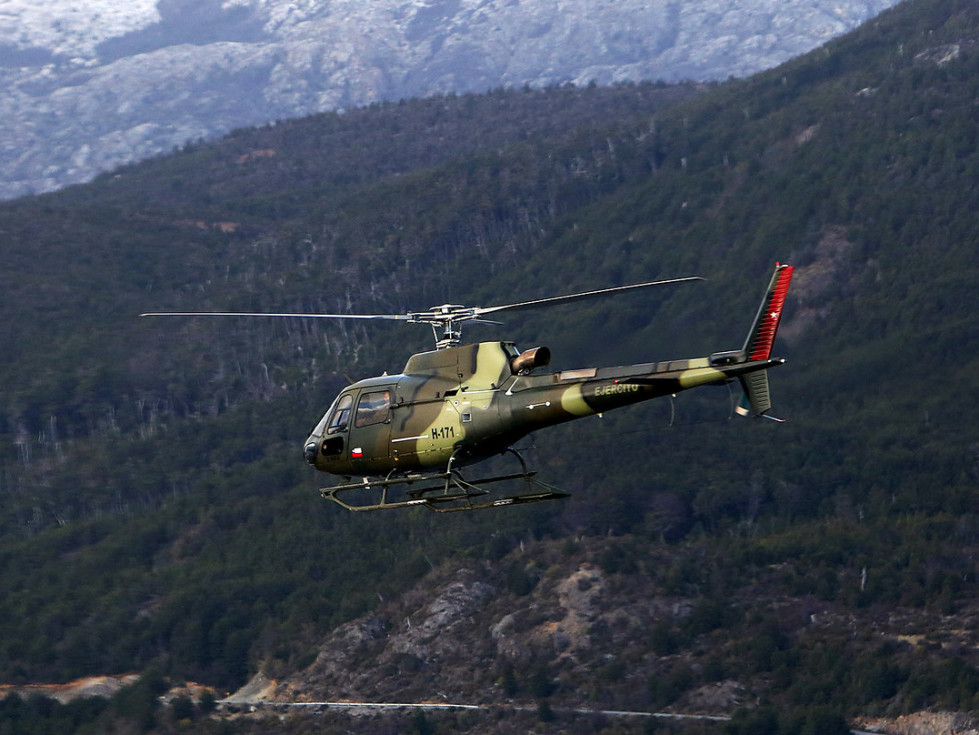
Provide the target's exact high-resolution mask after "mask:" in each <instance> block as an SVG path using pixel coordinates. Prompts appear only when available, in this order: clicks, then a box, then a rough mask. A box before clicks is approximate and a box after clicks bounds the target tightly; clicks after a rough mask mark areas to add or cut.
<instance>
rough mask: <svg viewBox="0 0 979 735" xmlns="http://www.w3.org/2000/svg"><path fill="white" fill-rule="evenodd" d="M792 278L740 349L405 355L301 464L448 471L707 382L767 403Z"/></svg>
mask: <svg viewBox="0 0 979 735" xmlns="http://www.w3.org/2000/svg"><path fill="white" fill-rule="evenodd" d="M791 275H792V268H791V266H783V265H779V266H776V269H775V272H774V274H773V275H772V279H771V281H770V283H769V286H768V289H767V290H766V294H765V297H764V299H763V300H762V303H761V306H760V307H759V310H758V314H757V316H756V317H755V320H754V323H753V324H752V327H751V329H750V331H749V334H748V338H747V340H746V341H745V344H744V346H743V347H742V349H740V350H735V351H727V352H718V353H714V354H712V355H709V356H707V357H701V358H694V359H685V360H669V361H665V362H649V363H642V364H637V365H629V366H620V367H601V368H585V369H580V370H564V371H561V372H556V373H548V374H534V371H535V370H537V369H539V368H542V367H544V366H546V365H547V363H548V362H549V358H550V356H549V353H548V350H547V348H537V349H534V350H528V351H526V352H523V353H521V352H520V351H519V350H518V349H517V348H516V346H515V345H514V344H513V343H512V342H481V343H478V344H468V345H453V346H447V347H444V348H443V349H437V350H433V351H431V352H423V353H420V354H417V355H414V356H412V357H411V358H410V359H409V360H408V363H407V364H406V365H405V368H404V371H403V372H402V373H401V374H399V375H391V376H384V377H380V378H371V379H368V380H362V381H360V382H358V383H355V384H353V385H351V386H350V387H348V388H347V389H345V390H344V391H343V392H342V393H341V394H340V395H339V396H338V397H337V399H336V400H335V401H334V403H333V405H332V406H331V407H330V409H329V411H327V413H326V414H325V415H324V417H323V419H322V421H320V423H319V425H317V427H316V428H315V429H314V430H313V432H312V434H311V435H310V436H309V438H308V439H307V441H306V445H305V456H306V459H307V461H308V462H309V463H310V464H312V465H313V466H314V467H316V468H317V469H319V470H322V471H324V472H328V473H331V474H334V475H342V476H347V477H353V476H360V477H385V476H387V477H390V476H391V475H394V474H398V475H400V474H402V473H405V474H410V473H425V472H429V471H436V470H442V471H445V470H446V469H447V468H450V467H458V466H462V465H465V464H471V463H473V462H477V461H480V460H483V459H486V458H488V457H491V456H493V455H496V454H499V453H502V452H504V451H506V450H507V449H508V448H509V447H511V446H512V445H513V444H514V443H515V442H517V441H519V440H520V439H522V438H523V437H525V436H527V435H528V434H530V433H532V432H534V431H537V430H538V429H542V428H545V427H548V426H554V425H557V424H561V423H564V422H567V421H572V420H574V419H577V418H582V417H585V416H592V415H595V414H599V413H604V412H606V411H610V410H613V409H616V408H621V407H623V406H628V405H632V404H635V403H639V402H641V401H647V400H650V399H653V398H658V397H662V396H668V395H674V394H676V393H679V392H681V391H684V390H688V389H690V388H695V387H697V386H701V385H707V384H711V383H724V382H729V381H732V380H739V382H740V383H741V385H742V388H743V389H744V393H745V400H744V401H743V403H742V407H741V409H740V412H743V413H754V414H756V415H761V414H764V413H765V412H767V411H768V410H769V408H770V406H771V401H770V398H769V391H768V380H767V373H766V372H765V371H766V370H768V369H769V368H771V367H774V366H776V365H780V364H782V363H783V362H784V361H783V360H781V359H772V358H771V356H770V353H771V348H772V344H773V343H774V339H775V333H776V331H777V329H778V324H779V321H780V318H781V311H782V307H783V305H784V301H785V295H786V292H787V290H788V285H789V281H790V279H791Z"/></svg>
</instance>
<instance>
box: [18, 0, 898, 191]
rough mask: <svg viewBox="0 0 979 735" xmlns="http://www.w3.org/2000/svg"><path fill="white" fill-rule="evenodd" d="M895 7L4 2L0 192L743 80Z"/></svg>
mask: <svg viewBox="0 0 979 735" xmlns="http://www.w3.org/2000/svg"><path fill="white" fill-rule="evenodd" d="M894 2H895V0H844V1H843V2H836V1H830V0H771V1H765V2H761V1H759V2H736V3H731V2H719V1H718V0H692V1H686V2H676V1H675V0H654V1H653V2H648V1H647V0H617V1H616V2H602V3H593V2H573V1H570V0H411V1H408V0H372V1H371V2H362V1H361V0H331V1H330V2H313V1H312V0H228V1H226V2H221V1H220V0H200V1H198V0H159V2H151V1H149V0H139V1H138V2H131V3H130V2H126V3H120V2H115V1H113V0H93V1H92V2H85V3H75V2H71V1H70V0H45V1H44V2H33V1H31V0H2V1H0V118H2V119H3V130H2V131H0V172H2V174H0V197H2V198H10V197H14V196H18V195H21V194H26V193H33V192H43V191H50V190H52V189H55V188H58V187H61V186H64V185H66V184H71V183H78V182H81V181H86V180H88V179H90V178H91V177H92V176H93V175H94V174H95V173H98V172H99V171H105V170H107V169H109V168H111V167H113V166H116V165H119V164H121V163H126V162H129V161H134V160H139V159H141V158H145V157H147V156H151V155H154V154H158V153H161V152H167V151H170V150H172V149H173V148H174V147H176V146H180V145H182V144H184V143H185V142H187V141H189V140H198V139H203V138H211V137H214V136H216V135H218V134H222V133H225V132H227V131H229V130H231V129H233V128H236V127H242V126H247V125H256V124H260V123H263V122H266V121H270V120H281V119H286V118H291V117H297V116H302V115H307V114H310V113H313V112H319V111H325V110H335V109H342V108H350V107H355V106H361V105H366V104H369V103H372V102H377V101H382V100H398V99H402V98H408V97H419V96H427V95H431V94H436V93H447V92H460V93H461V92H471V91H475V92H482V91H486V90H489V89H495V88H498V87H511V88H513V87H516V88H519V87H522V86H524V85H530V86H532V87H542V86H547V85H555V84H563V83H567V82H571V83H574V84H578V85H585V84H588V83H590V82H592V81H595V82H597V83H599V84H609V83H613V82H620V81H639V80H643V79H645V80H666V81H676V80H681V79H687V80H712V79H714V80H716V79H726V78H727V77H729V76H738V77H740V76H745V75H747V74H751V73H753V72H756V71H759V70H761V69H766V68H770V67H772V66H774V65H776V64H778V63H780V62H782V61H784V60H786V59H789V58H791V57H793V56H796V55H798V54H800V53H802V52H804V51H807V50H809V49H811V48H814V47H815V46H818V45H820V44H821V43H824V42H825V41H827V40H829V39H830V38H832V37H834V36H837V35H839V34H840V33H843V32H845V31H846V30H849V29H851V28H853V27H855V26H856V25H857V24H859V23H861V22H862V21H864V20H866V19H867V18H869V17H872V16H873V15H875V14H877V13H878V12H880V11H881V10H882V9H884V8H886V7H888V6H890V5H892V4H894Z"/></svg>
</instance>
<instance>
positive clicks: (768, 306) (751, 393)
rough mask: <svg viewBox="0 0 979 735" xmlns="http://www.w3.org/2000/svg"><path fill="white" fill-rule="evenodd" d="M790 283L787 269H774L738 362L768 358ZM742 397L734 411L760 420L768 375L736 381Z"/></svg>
mask: <svg viewBox="0 0 979 735" xmlns="http://www.w3.org/2000/svg"><path fill="white" fill-rule="evenodd" d="M791 281H792V266H791V265H780V264H776V265H775V272H774V273H773V274H772V280H771V281H770V282H769V284H768V289H767V290H766V291H765V298H763V299H762V302H761V306H759V307H758V314H756V315H755V321H754V323H753V324H752V325H751V330H750V331H749V332H748V338H747V339H746V340H745V343H744V347H743V348H742V350H741V354H742V356H743V357H742V359H743V360H744V361H746V362H754V361H755V360H768V359H769V358H770V357H771V355H772V345H774V344H775V335H776V333H777V332H778V325H779V323H780V322H781V321H782V309H783V307H784V306H785V297H786V295H787V294H788V292H789V283H790V282H791ZM739 380H740V382H741V387H742V389H744V396H743V398H742V399H741V403H740V405H738V407H737V408H736V409H735V410H736V411H737V412H738V413H739V414H741V415H742V416H747V415H749V414H754V415H755V416H763V415H764V414H765V413H766V412H767V411H768V410H769V409H771V407H772V396H771V391H770V389H769V385H768V371H767V370H760V371H759V372H757V373H749V374H748V375H743V376H741V377H740V378H739Z"/></svg>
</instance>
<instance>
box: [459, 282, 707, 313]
mask: <svg viewBox="0 0 979 735" xmlns="http://www.w3.org/2000/svg"><path fill="white" fill-rule="evenodd" d="M702 280H704V279H703V278H701V277H700V276H689V277H687V278H669V279H667V280H664V281H647V282H646V283H633V284H632V285H630V286H613V287H612V288H600V289H597V290H595V291H584V292H582V293H573V294H568V295H567V296H551V297H549V298H546V299H535V300H533V301H521V302H520V303H518V304H506V305H505V306H487V307H477V308H475V309H473V311H474V312H475V313H476V314H492V313H493V312H496V311H503V310H504V309H510V310H516V309H536V308H537V307H538V306H552V305H554V304H564V303H567V302H569V301H582V300H584V299H591V298H595V297H598V296H608V295H609V294H614V293H620V292H622V291H634V290H636V289H640V288H648V287H650V286H668V285H670V284H674V283H686V282H688V281H702Z"/></svg>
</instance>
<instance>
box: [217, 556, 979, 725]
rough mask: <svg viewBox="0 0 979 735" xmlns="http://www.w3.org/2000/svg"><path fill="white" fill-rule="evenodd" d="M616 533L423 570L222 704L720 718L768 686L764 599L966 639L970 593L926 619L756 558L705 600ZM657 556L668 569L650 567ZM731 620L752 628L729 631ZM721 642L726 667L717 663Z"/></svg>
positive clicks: (813, 619) (771, 604) (932, 716)
mask: <svg viewBox="0 0 979 735" xmlns="http://www.w3.org/2000/svg"><path fill="white" fill-rule="evenodd" d="M628 543H630V541H629V540H628V539H618V540H611V541H610V543H608V544H606V543H603V542H602V540H601V539H589V540H587V541H584V542H581V543H570V542H567V541H565V542H534V543H531V544H529V545H528V546H527V547H526V548H524V549H517V550H514V551H513V552H511V553H510V554H509V555H507V556H506V557H504V558H503V559H501V560H498V561H497V562H496V563H489V562H482V563H476V564H468V565H467V564H455V565H448V566H446V567H444V568H439V569H434V570H432V572H431V573H430V574H429V575H428V577H427V578H426V579H425V580H424V581H423V582H422V583H421V584H419V585H418V586H417V587H415V588H414V589H412V590H410V591H409V592H407V593H406V594H405V595H403V596H401V597H399V598H394V599H390V600H384V601H381V602H379V604H378V606H377V608H376V609H375V610H374V611H373V612H372V613H371V614H368V615H366V616H363V617H361V618H358V619H356V620H353V621H351V622H349V623H346V624H344V625H341V626H339V627H338V628H336V629H335V630H333V631H331V632H330V633H329V634H328V635H327V636H326V637H325V638H324V639H323V641H322V642H321V643H320V645H319V646H318V647H317V648H316V649H315V650H314V651H312V652H310V654H308V655H307V657H306V660H305V661H303V662H302V663H301V664H300V667H299V668H290V667H284V668H282V667H280V668H278V669H277V668H276V664H275V663H274V662H271V663H270V666H268V667H266V669H264V670H263V671H261V672H260V673H259V674H257V675H256V676H255V677H254V678H253V679H252V680H251V681H250V682H249V683H248V684H247V685H246V686H244V687H243V688H242V689H241V690H239V691H238V692H236V693H234V694H232V695H231V696H230V697H228V699H226V700H225V703H226V705H227V706H228V707H229V708H230V709H231V710H232V711H241V710H240V708H241V707H242V706H243V705H253V706H254V705H262V704H266V705H269V706H274V705H276V704H284V703H318V702H380V703H383V702H419V703H422V702H424V703H460V702H461V703H467V704H475V705H480V706H484V707H486V706H490V707H492V706H496V707H503V708H507V707H513V708H514V711H527V710H528V708H533V707H534V706H535V704H538V705H539V704H540V703H541V702H544V701H546V702H548V706H549V707H550V706H553V709H554V711H555V712H557V711H561V712H572V711H574V710H575V708H576V707H581V706H582V703H583V702H587V704H588V706H589V708H591V709H594V710H596V711H598V710H607V711H633V712H636V711H640V712H642V711H645V712H659V713H663V714H676V715H679V716H694V717H714V718H719V719H724V720H727V719H729V718H732V717H734V718H737V717H738V716H739V712H740V713H744V712H746V711H752V710H754V709H756V708H758V707H760V706H764V703H765V700H766V698H767V696H768V692H769V689H770V687H771V685H772V682H771V674H767V673H759V672H758V671H755V672H754V673H752V671H753V669H755V658H756V657H757V656H759V655H761V656H764V655H772V652H767V651H766V652H765V653H761V651H762V649H763V648H765V646H766V645H769V644H770V642H769V641H767V640H766V637H767V636H768V635H769V631H768V630H767V629H766V628H765V627H764V626H757V623H754V622H752V621H753V620H754V619H756V618H761V617H762V616H767V615H771V614H773V613H774V614H775V615H776V616H777V617H778V619H780V620H781V621H782V624H783V625H784V626H785V630H786V631H789V632H788V635H789V636H791V637H792V638H794V639H796V640H804V639H805V638H807V637H810V636H814V637H819V638H822V639H824V640H832V639H834V638H838V639H851V640H853V641H854V644H852V645H854V646H855V649H853V650H861V651H867V650H873V649H875V648H878V647H881V646H900V647H905V648H907V649H908V651H909V653H910V652H911V651H912V649H913V650H915V651H916V653H915V654H914V655H918V656H927V655H928V651H929V650H934V649H935V648H936V647H938V648H946V649H947V648H950V647H954V648H962V649H963V650H964V649H967V648H973V647H974V646H975V637H974V634H973V633H972V632H971V631H972V630H974V629H975V626H974V620H975V616H976V615H977V614H979V611H977V609H976V608H975V607H974V606H973V605H965V606H962V608H960V609H959V610H958V611H957V612H956V613H955V614H954V615H948V616H942V617H941V619H940V620H939V621H938V624H936V620H935V618H934V616H932V615H929V614H927V613H926V612H925V611H922V610H915V609H908V608H901V609H889V610H888V609H885V608H883V607H877V606H871V607H868V608H867V609H865V610H863V611H862V612H860V613H857V614H854V613H853V612H852V611H845V610H843V609H842V608H841V607H840V606H839V605H837V604H834V603H832V602H828V601H821V600H817V599H815V598H813V596H812V595H800V594H791V593H788V594H787V593H786V590H785V589H784V588H782V585H781V583H780V582H779V579H780V577H783V576H784V575H785V574H786V572H787V569H786V567H785V566H784V565H775V566H772V567H769V568H767V569H763V568H759V569H758V570H757V574H756V577H755V582H754V583H753V584H752V585H750V586H749V587H747V588H745V589H744V590H743V592H742V593H741V594H738V595H736V596H735V597H734V598H733V600H732V602H733V604H732V606H731V607H730V608H726V607H725V606H714V605H711V604H710V603H708V602H705V601H704V600H703V599H702V598H701V599H698V598H696V597H694V596H692V595H690V594H688V593H689V592H690V590H684V589H682V585H680V586H677V585H676V584H675V575H676V568H677V565H676V560H675V559H671V558H670V552H669V550H668V549H662V550H661V551H660V552H658V553H656V554H654V555H653V556H652V557H650V558H646V559H643V560H640V561H638V563H635V562H631V561H630V562H625V563H624V564H623V562H622V560H623V559H624V558H625V557H623V556H621V555H620V553H619V552H618V549H619V548H620V546H619V545H620V544H626V545H627V544H628ZM704 553H706V554H707V555H708V556H709V555H710V552H706V551H705V552H704ZM705 563H706V559H705ZM669 565H672V567H673V571H671V572H670V573H669V574H666V575H664V574H663V573H662V571H656V570H657V569H659V570H662V569H663V568H665V567H666V566H669ZM671 577H673V579H672V580H671ZM664 582H665V584H664ZM854 582H855V583H856V580H854ZM734 621H741V622H740V623H735V622H734ZM732 625H733V626H735V627H737V626H740V625H747V626H748V628H751V627H752V626H756V627H755V629H754V630H753V631H749V630H748V629H745V628H741V629H740V633H737V634H734V635H732V629H731V626H732ZM680 631H682V633H681V632H680ZM923 631H927V633H926V634H924V635H922V632H923ZM749 632H750V636H749V637H742V636H743V635H744V634H745V633H749ZM780 645H784V644H775V647H776V648H778V647H779V646H780ZM314 654H315V656H314ZM774 655H778V654H777V652H775V654H774ZM727 657H731V660H736V661H738V667H737V670H735V669H734V668H731V667H728V666H727V665H725V664H721V663H720V661H721V660H722V659H725V658H727ZM681 672H683V673H681ZM776 676H777V674H776ZM742 716H743V715H742ZM851 725H852V726H853V727H855V728H857V729H860V730H862V731H868V732H878V733H886V734H888V735H945V734H946V733H953V732H956V733H957V732H975V729H974V728H975V721H974V720H973V719H972V718H971V717H969V716H968V715H966V714H964V713H954V712H947V711H938V712H919V713H915V714H909V715H903V716H900V717H894V716H891V717H887V716H880V714H878V715H876V716H865V717H862V718H859V719H858V720H856V721H855V722H853V723H851Z"/></svg>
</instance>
